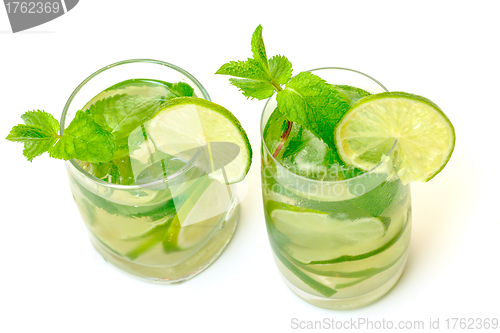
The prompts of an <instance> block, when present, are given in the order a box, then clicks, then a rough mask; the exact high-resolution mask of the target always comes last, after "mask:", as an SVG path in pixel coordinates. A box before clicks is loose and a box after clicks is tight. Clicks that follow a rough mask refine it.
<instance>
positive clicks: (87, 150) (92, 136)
mask: <svg viewBox="0 0 500 333" xmlns="http://www.w3.org/2000/svg"><path fill="white" fill-rule="evenodd" d="M114 148H115V142H114V138H113V135H112V134H111V133H110V132H108V131H107V130H106V129H105V128H103V127H102V126H100V125H99V124H97V123H96V122H95V121H94V119H93V118H92V116H90V115H89V114H87V113H85V112H83V111H77V113H76V116H75V119H73V121H72V122H71V124H69V126H68V127H67V128H66V129H65V130H64V134H63V136H62V137H61V138H60V139H59V141H57V143H56V144H55V145H54V146H52V147H51V148H50V149H49V153H50V156H51V157H54V158H59V159H63V160H69V159H72V158H76V159H79V160H82V161H88V162H91V163H93V162H104V161H109V160H111V159H112V158H113V150H114Z"/></svg>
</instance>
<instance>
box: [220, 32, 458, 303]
mask: <svg viewBox="0 0 500 333" xmlns="http://www.w3.org/2000/svg"><path fill="white" fill-rule="evenodd" d="M251 46H252V55H253V57H252V58H248V60H245V61H231V62H229V63H226V64H224V65H222V66H221V67H220V69H219V70H218V71H217V74H223V75H231V76H233V77H235V78H231V79H230V82H231V84H232V85H234V86H236V87H237V88H239V90H240V91H241V92H242V93H243V95H245V96H246V97H250V98H256V99H259V100H263V99H268V101H267V104H266V106H265V108H264V112H263V114H262V119H261V135H262V138H261V139H262V165H261V166H262V169H261V171H262V193H263V194H262V195H263V201H264V213H265V221H266V226H267V230H268V236H269V241H270V243H271V247H272V251H273V254H274V258H275V261H276V264H277V266H278V269H279V271H280V273H281V275H282V277H283V278H284V280H285V282H286V284H287V285H288V286H289V287H290V289H291V290H292V291H293V292H294V293H295V294H297V295H298V296H299V297H301V298H303V299H304V300H306V301H307V302H310V303H312V304H314V305H318V306H321V307H325V308H331V309H349V308H356V307H361V306H364V305H366V304H369V303H371V302H373V301H375V300H377V299H378V298H380V297H381V296H382V295H384V294H385V293H386V292H388V291H389V290H390V289H391V288H392V287H393V286H394V285H395V284H396V282H397V281H398V279H399V277H400V276H401V274H402V272H403V269H404V266H405V262H406V258H407V256H408V244H409V241H410V233H411V201H410V188H409V185H408V184H409V183H411V182H414V181H428V180H430V179H431V178H433V177H434V176H435V175H436V174H438V173H439V172H440V171H441V170H442V169H443V167H444V166H445V165H446V163H447V162H448V160H449V158H450V156H451V153H452V151H453V147H454V143H455V133H454V129H453V126H452V125H451V123H450V121H449V120H448V118H447V117H446V116H445V115H444V113H443V112H442V111H441V109H440V108H439V107H438V106H437V105H435V104H434V103H433V102H431V101H429V100H428V99H426V98H424V97H421V96H417V95H412V94H408V93H403V92H388V91H387V89H385V87H384V86H382V85H381V84H380V83H379V82H377V81H376V80H374V79H373V78H371V77H369V76H367V75H365V74H363V73H361V72H357V71H354V70H348V69H344V68H320V69H317V70H312V71H305V72H301V73H299V74H297V75H292V64H291V62H290V61H289V60H288V59H287V58H286V57H284V56H281V55H276V56H274V57H271V58H268V56H267V53H266V50H265V47H264V40H263V38H262V27H261V26H258V27H257V29H255V31H254V33H253V35H252V40H251Z"/></svg>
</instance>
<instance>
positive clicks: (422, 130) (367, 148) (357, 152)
mask: <svg viewBox="0 0 500 333" xmlns="http://www.w3.org/2000/svg"><path fill="white" fill-rule="evenodd" d="M335 138H336V145H337V150H338V152H339V155H340V157H341V158H342V159H343V160H344V162H346V163H347V164H351V165H354V166H356V167H358V168H360V169H363V170H370V169H372V168H374V167H375V166H376V165H377V164H378V163H379V162H380V161H381V159H382V157H383V156H384V154H388V153H389V152H390V151H391V148H392V147H393V146H394V144H395V146H394V148H393V149H392V153H391V158H392V162H393V165H394V167H395V170H396V172H397V174H398V176H399V178H400V179H401V180H402V182H403V183H404V184H407V183H410V182H414V181H428V180H430V179H431V178H432V177H434V176H435V175H436V174H438V173H439V172H440V171H441V170H442V169H443V168H444V166H445V165H446V163H447V162H448V160H449V159H450V156H451V153H452V152H453V148H454V146H455V131H454V129H453V125H452V124H451V122H450V120H449V119H448V118H447V117H446V116H445V114H444V113H443V111H442V110H441V109H440V108H439V107H438V106H437V105H436V104H434V103H433V102H431V101H430V100H428V99H426V98H424V97H421V96H417V95H412V94H408V93H403V92H385V93H381V94H375V95H371V96H367V97H365V98H363V99H361V100H359V101H358V102H356V103H355V104H354V105H352V107H351V108H350V109H349V111H348V112H347V113H346V114H345V115H344V117H343V118H342V120H341V121H340V122H339V123H338V124H337V127H336V129H335Z"/></svg>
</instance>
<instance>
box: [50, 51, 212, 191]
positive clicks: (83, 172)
mask: <svg viewBox="0 0 500 333" xmlns="http://www.w3.org/2000/svg"><path fill="white" fill-rule="evenodd" d="M133 63H149V64H156V65H161V66H165V67H169V68H171V69H173V70H175V71H177V72H179V73H180V74H182V75H184V76H186V77H187V78H188V79H190V80H191V81H192V82H193V83H194V84H195V85H196V87H197V88H198V89H200V91H201V93H202V94H203V98H204V99H206V100H208V101H211V99H210V95H209V94H208V92H207V90H206V89H205V87H203V85H202V84H201V83H200V81H198V80H197V79H196V78H195V77H194V76H193V75H191V74H190V73H189V72H187V71H186V70H184V69H182V68H180V67H178V66H176V65H174V64H171V63H168V62H165V61H161V60H155V59H146V58H138V59H128V60H122V61H118V62H114V63H112V64H110V65H107V66H105V67H102V68H100V69H98V70H97V71H95V72H94V73H92V74H90V75H89V76H88V77H87V78H86V79H85V80H83V81H82V82H81V83H80V84H79V85H78V86H77V87H76V88H75V90H73V92H72V93H71V95H70V96H69V98H68V100H67V101H66V104H65V105H64V108H63V112H62V115H61V120H60V124H61V125H60V128H59V134H60V135H63V132H64V127H65V121H66V115H67V113H68V110H69V107H70V105H71V102H72V101H73V99H74V98H75V96H76V94H77V93H78V92H79V91H80V90H81V89H82V88H83V86H85V85H86V84H87V83H88V82H89V81H90V80H92V79H93V78H94V77H96V76H97V75H99V74H101V73H103V72H105V71H106V70H108V69H111V68H114V67H117V66H121V65H126V64H133ZM201 155H202V154H201V149H199V150H198V151H197V152H196V154H195V155H194V156H193V157H192V158H191V159H190V160H189V161H188V162H187V163H186V164H185V165H184V166H183V167H182V168H180V169H179V170H177V171H176V172H175V173H173V174H171V175H169V176H167V177H166V178H165V179H160V180H156V181H154V182H150V183H145V184H141V185H121V184H113V183H109V182H107V181H105V180H102V179H99V178H97V177H95V176H93V175H91V174H90V173H88V172H87V171H86V170H84V169H83V168H82V167H81V166H80V164H78V163H77V161H76V160H75V159H71V160H69V161H66V162H67V163H68V164H70V165H71V166H73V167H74V168H75V169H76V170H77V171H78V172H79V173H80V174H81V175H82V176H83V177H86V178H88V179H90V180H91V181H93V182H94V183H98V184H100V185H103V186H106V187H111V188H116V189H122V190H136V189H149V188H155V187H158V186H160V185H162V184H165V182H166V181H171V180H173V179H175V178H176V177H178V176H181V175H182V174H184V173H186V172H187V171H189V170H190V169H191V168H192V167H193V166H194V163H195V162H196V160H198V159H199V158H200V157H201Z"/></svg>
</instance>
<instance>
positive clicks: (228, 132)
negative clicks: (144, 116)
mask: <svg viewBox="0 0 500 333" xmlns="http://www.w3.org/2000/svg"><path fill="white" fill-rule="evenodd" d="M147 132H148V135H149V138H150V139H151V140H152V141H153V143H154V144H155V146H156V148H157V149H159V150H160V151H162V152H164V153H167V154H170V155H174V156H179V157H181V158H182V157H186V158H191V157H193V156H194V154H192V152H193V151H197V150H198V149H200V148H203V147H205V148H206V150H207V151H208V154H209V157H208V159H209V160H210V166H211V169H212V172H211V173H210V177H211V178H212V179H217V180H219V181H221V182H223V183H227V184H233V183H237V182H239V181H241V180H243V178H245V175H246V174H247V173H248V170H249V169H250V163H251V159H252V148H251V147H250V142H249V140H248V137H247V135H246V133H245V131H244V130H243V128H242V127H241V124H240V122H239V121H238V119H236V117H235V116H234V115H233V114H232V113H231V112H229V111H228V110H226V109H225V108H223V107H222V106H220V105H218V104H215V103H212V102H210V101H207V100H204V99H201V98H196V97H179V98H173V99H171V100H169V101H167V102H166V103H165V104H164V105H163V107H162V109H161V110H160V111H158V113H157V114H156V115H155V116H154V118H153V119H152V120H151V121H150V122H149V124H148V125H147ZM183 154H184V155H183ZM221 169H222V170H221ZM222 171H224V172H222ZM226 180H227V182H226Z"/></svg>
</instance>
